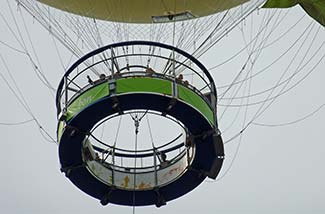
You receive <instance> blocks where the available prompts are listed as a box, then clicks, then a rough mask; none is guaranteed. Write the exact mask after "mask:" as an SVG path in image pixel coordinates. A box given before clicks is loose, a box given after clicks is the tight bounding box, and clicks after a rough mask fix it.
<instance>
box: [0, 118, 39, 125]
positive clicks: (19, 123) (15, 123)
mask: <svg viewBox="0 0 325 214" xmlns="http://www.w3.org/2000/svg"><path fill="white" fill-rule="evenodd" d="M34 120H35V119H29V120H25V121H21V122H11V123H8V122H0V125H3V126H19V125H23V124H26V123H30V122H32V121H34Z"/></svg>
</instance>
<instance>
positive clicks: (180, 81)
mask: <svg viewBox="0 0 325 214" xmlns="http://www.w3.org/2000/svg"><path fill="white" fill-rule="evenodd" d="M183 78H184V77H183V74H180V75H178V77H177V78H176V82H177V83H183Z"/></svg>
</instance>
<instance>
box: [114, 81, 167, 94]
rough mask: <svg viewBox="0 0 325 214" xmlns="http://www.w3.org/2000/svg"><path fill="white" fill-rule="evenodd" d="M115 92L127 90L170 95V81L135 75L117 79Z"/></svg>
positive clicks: (125, 91)
mask: <svg viewBox="0 0 325 214" xmlns="http://www.w3.org/2000/svg"><path fill="white" fill-rule="evenodd" d="M116 92H117V94H121V93H128V92H153V93H159V94H166V95H172V83H171V82H170V81H167V80H161V79H154V78H148V77H137V78H127V79H119V80H117V90H116Z"/></svg>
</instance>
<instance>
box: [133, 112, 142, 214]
mask: <svg viewBox="0 0 325 214" xmlns="http://www.w3.org/2000/svg"><path fill="white" fill-rule="evenodd" d="M132 119H133V121H134V128H135V142H134V153H135V157H134V172H133V208H132V211H133V214H135V190H136V168H137V157H136V155H137V150H138V134H139V126H140V119H141V118H140V119H139V117H138V115H137V114H136V115H135V116H134V117H132Z"/></svg>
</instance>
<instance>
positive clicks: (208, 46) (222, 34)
mask: <svg viewBox="0 0 325 214" xmlns="http://www.w3.org/2000/svg"><path fill="white" fill-rule="evenodd" d="M260 4H261V3H259V5H260ZM259 5H255V6H254V8H255V9H256V8H257V7H258V6H259ZM255 9H253V7H252V10H250V11H249V12H247V13H246V14H245V15H244V16H243V17H242V18H240V19H239V20H238V21H237V22H234V23H232V24H231V25H230V27H228V28H226V29H225V31H223V32H222V33H221V35H220V36H219V37H218V39H216V40H215V41H213V42H210V43H209V44H204V45H205V46H204V47H202V48H201V49H200V48H198V49H197V50H196V51H195V53H193V56H195V57H196V58H200V57H201V56H202V55H203V54H204V53H206V52H207V51H208V50H209V49H210V48H211V47H213V46H214V45H215V44H216V43H218V42H219V41H220V40H221V39H222V38H223V37H225V36H226V35H227V34H228V33H229V32H230V31H232V30H233V29H234V28H235V27H236V26H237V24H238V23H240V22H241V21H242V20H244V19H245V18H246V17H247V16H249V15H250V14H251V13H252V12H253V11H254V10H255ZM212 40H213V38H212ZM199 49H200V50H199Z"/></svg>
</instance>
